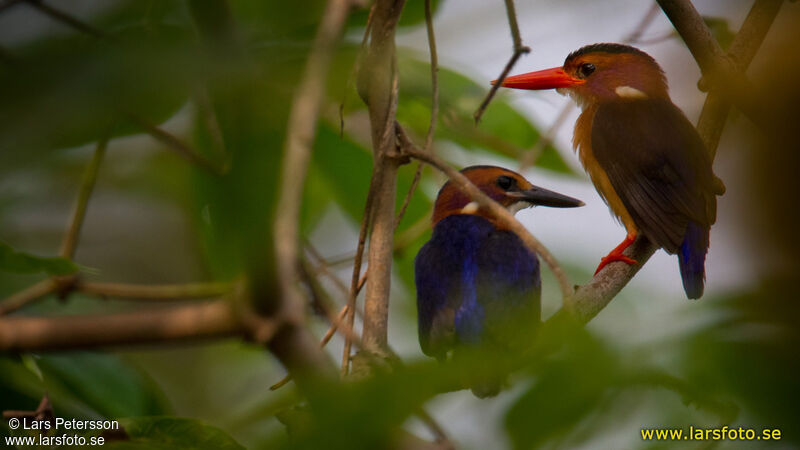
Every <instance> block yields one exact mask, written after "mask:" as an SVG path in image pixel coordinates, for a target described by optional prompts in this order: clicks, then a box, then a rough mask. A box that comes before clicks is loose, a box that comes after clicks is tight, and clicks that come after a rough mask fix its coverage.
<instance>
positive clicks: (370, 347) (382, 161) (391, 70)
mask: <svg viewBox="0 0 800 450" xmlns="http://www.w3.org/2000/svg"><path fill="white" fill-rule="evenodd" d="M404 4H405V0H377V1H376V3H375V6H374V8H375V10H374V12H373V23H372V29H371V33H370V43H369V48H368V49H367V53H366V57H365V60H364V64H362V65H360V70H359V74H358V85H357V87H358V92H359V95H360V96H361V98H362V99H363V100H364V102H365V103H366V104H367V108H368V110H369V117H370V123H371V134H372V150H373V159H374V162H373V180H374V181H375V183H374V185H373V188H374V189H371V192H372V193H373V195H374V200H373V202H374V203H373V207H372V213H371V222H372V233H371V235H370V245H369V254H368V260H369V267H370V276H369V279H368V281H367V287H366V294H365V298H364V327H363V330H362V340H363V341H364V348H365V350H367V351H369V352H372V353H376V354H386V353H387V352H386V350H387V348H388V338H387V326H388V320H389V318H388V313H389V291H390V287H391V268H392V239H393V234H394V223H395V191H396V189H397V170H398V168H399V166H400V164H401V163H402V161H400V160H398V159H396V158H395V157H394V156H395V155H394V153H395V148H396V145H395V120H394V119H395V113H396V110H397V55H396V51H395V41H394V34H395V29H396V26H397V21H398V19H399V18H400V13H401V12H402V10H403V6H404Z"/></svg>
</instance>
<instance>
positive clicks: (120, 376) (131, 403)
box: [0, 353, 170, 418]
mask: <svg viewBox="0 0 800 450" xmlns="http://www.w3.org/2000/svg"><path fill="white" fill-rule="evenodd" d="M26 359H27V360H33V361H34V363H35V365H36V367H38V370H39V371H40V372H41V378H40V377H39V376H37V374H35V373H33V372H32V371H31V369H29V367H28V366H30V365H31V361H27V362H26V361H25V360H26ZM0 373H2V381H3V382H2V383H0V399H2V402H0V409H15V410H33V409H35V408H36V405H38V403H39V401H40V400H41V398H42V396H43V395H44V393H45V392H46V393H47V394H48V395H49V396H50V399H51V401H52V402H53V408H54V409H55V411H56V413H57V415H58V416H59V417H82V418H100V417H107V418H118V417H124V416H130V415H145V414H165V413H169V411H170V407H169V405H168V404H167V402H166V399H165V397H164V394H163V393H162V392H161V391H160V389H159V388H158V387H157V386H156V385H155V383H154V382H153V381H152V380H151V379H150V378H149V377H148V376H147V375H146V374H144V373H143V372H142V371H140V370H138V369H137V368H136V367H134V366H132V365H131V364H129V363H127V362H126V361H124V360H123V359H121V358H120V357H118V356H116V355H111V354H102V353H67V354H60V355H44V356H25V357H24V358H23V359H22V360H20V359H18V358H12V357H0Z"/></svg>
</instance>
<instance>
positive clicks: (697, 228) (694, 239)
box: [678, 222, 709, 299]
mask: <svg viewBox="0 0 800 450" xmlns="http://www.w3.org/2000/svg"><path fill="white" fill-rule="evenodd" d="M708 231H709V230H708V227H706V226H703V225H700V224H698V223H696V222H689V225H688V226H687V227H686V234H685V235H684V236H683V244H681V249H680V252H679V253H678V265H679V266H680V269H681V278H682V279H683V290H684V291H686V296H687V297H689V298H690V299H697V298H700V297H702V296H703V285H704V283H705V279H706V269H705V265H706V253H707V252H708Z"/></svg>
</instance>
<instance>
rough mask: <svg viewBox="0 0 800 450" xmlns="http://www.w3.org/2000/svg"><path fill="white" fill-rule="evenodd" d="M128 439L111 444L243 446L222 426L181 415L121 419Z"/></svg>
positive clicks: (235, 449)
mask: <svg viewBox="0 0 800 450" xmlns="http://www.w3.org/2000/svg"><path fill="white" fill-rule="evenodd" d="M120 426H122V427H123V429H124V430H125V434H126V435H127V439H125V440H118V441H111V442H110V443H109V445H108V448H112V449H120V450H129V449H130V450H133V449H157V450H160V449H164V450H167V449H174V448H194V449H198V450H204V449H208V450H212V449H219V450H242V449H244V447H242V446H241V445H239V443H237V442H236V441H235V440H233V439H232V438H231V437H230V436H228V435H227V434H225V433H224V432H223V431H222V430H220V429H218V428H216V427H212V426H209V425H206V424H204V423H202V422H200V421H198V420H193V419H186V418H182V417H139V418H129V419H122V420H120Z"/></svg>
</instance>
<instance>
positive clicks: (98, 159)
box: [60, 137, 108, 259]
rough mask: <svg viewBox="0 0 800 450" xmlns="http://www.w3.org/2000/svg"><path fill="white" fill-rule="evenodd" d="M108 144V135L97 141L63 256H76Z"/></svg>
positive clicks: (65, 236)
mask: <svg viewBox="0 0 800 450" xmlns="http://www.w3.org/2000/svg"><path fill="white" fill-rule="evenodd" d="M107 145H108V137H104V138H103V139H101V140H100V141H98V142H97V146H96V147H95V150H94V154H93V155H92V160H91V161H89V166H88V167H86V172H85V173H84V175H83V181H81V186H80V189H79V190H78V199H77V201H76V202H75V210H74V212H73V213H72V219H71V220H70V222H69V226H68V227H67V232H66V234H65V235H64V240H63V241H62V243H61V251H60V254H61V257H63V258H67V259H72V258H73V257H74V256H75V248H76V247H77V245H78V239H79V238H80V234H81V227H82V226H83V219H84V218H85V217H86V207H87V206H88V204H89V198H90V197H91V196H92V190H93V189H94V185H95V183H96V182H97V173H98V171H99V170H100V164H101V163H102V162H103V157H104V156H105V154H106V147H107Z"/></svg>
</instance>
